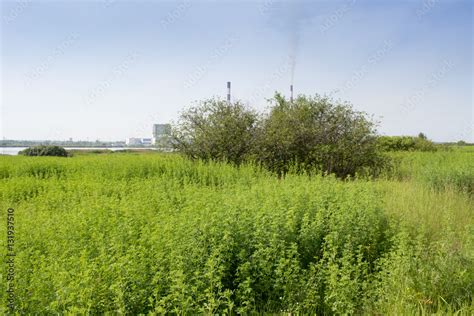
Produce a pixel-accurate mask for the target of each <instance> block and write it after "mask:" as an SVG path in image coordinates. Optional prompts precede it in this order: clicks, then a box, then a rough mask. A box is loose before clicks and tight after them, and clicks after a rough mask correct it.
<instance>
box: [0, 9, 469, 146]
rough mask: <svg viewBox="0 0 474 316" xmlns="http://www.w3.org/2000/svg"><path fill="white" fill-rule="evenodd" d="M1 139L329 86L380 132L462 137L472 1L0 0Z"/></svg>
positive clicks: (58, 135) (125, 122)
mask: <svg viewBox="0 0 474 316" xmlns="http://www.w3.org/2000/svg"><path fill="white" fill-rule="evenodd" d="M1 15H2V24H1V32H0V34H1V37H2V39H1V45H2V47H1V57H2V58H1V61H2V63H1V67H2V69H1V74H2V83H1V92H2V98H1V105H2V112H1V137H3V138H7V139H58V140H59V139H68V138H69V137H72V138H74V139H75V140H79V139H84V140H85V139H89V140H95V139H101V140H123V139H125V138H126V137H147V136H151V129H152V124H153V123H163V122H169V121H172V120H175V119H176V118H177V116H178V113H179V111H180V110H182V109H183V108H184V107H186V106H189V105H191V104H192V102H193V101H194V100H199V99H203V98H206V97H210V96H221V97H223V98H225V94H226V81H232V88H233V89H232V90H233V91H232V95H233V98H235V99H241V100H242V101H244V102H248V103H249V104H250V105H252V106H254V107H256V108H257V109H259V110H264V109H265V108H266V101H265V99H266V98H269V97H271V96H272V95H273V92H274V91H275V90H278V91H282V92H283V93H288V90H289V85H290V83H291V59H290V58H288V56H289V55H292V54H296V58H295V72H294V85H295V93H296V94H298V93H304V94H314V93H319V94H332V95H334V97H336V98H340V99H342V100H348V101H350V102H352V103H353V104H354V106H355V107H356V108H357V109H359V110H362V111H366V112H368V113H370V114H373V115H374V116H375V118H377V119H378V120H380V122H381V123H380V128H379V131H380V132H381V133H382V134H389V135H414V134H417V133H418V132H424V133H426V134H428V136H429V137H430V138H432V139H434V140H435V141H456V140H459V139H465V140H469V141H474V135H473V134H474V127H473V124H474V119H473V115H474V114H473V96H472V90H473V80H472V74H473V62H472V50H473V49H472V45H473V22H472V19H473V5H472V1H467V0H466V1H462V0H458V1H456V0H449V1H448V0H411V1H385V0H384V1H382V0H379V1H375V0H372V1H361V0H346V1H311V2H309V1H307V2H304V1H273V0H263V1H226V0H225V1H190V0H189V1H167V2H165V1H119V0H116V1H114V0H106V1H41V0H40V1H35V0H30V1H29V0H22V1H20V2H14V1H2V8H1ZM295 43H298V45H295Z"/></svg>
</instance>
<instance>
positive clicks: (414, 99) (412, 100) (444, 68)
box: [402, 59, 455, 114]
mask: <svg viewBox="0 0 474 316" xmlns="http://www.w3.org/2000/svg"><path fill="white" fill-rule="evenodd" d="M454 66H455V64H454V62H453V61H452V60H447V59H445V60H443V62H442V63H441V65H440V66H439V67H438V68H437V69H436V70H435V71H434V72H433V73H432V74H431V75H430V78H429V80H428V81H427V82H426V83H425V84H424V85H423V86H422V87H421V88H420V89H418V90H416V91H415V92H413V93H412V94H411V95H410V96H409V97H407V98H405V101H404V102H403V104H402V111H403V113H404V114H407V113H409V112H411V111H413V110H414V109H415V108H416V107H417V106H418V105H419V104H420V102H421V101H422V100H423V99H424V98H425V96H426V94H427V93H428V91H430V90H432V89H434V88H435V87H436V86H437V85H438V84H439V83H440V82H441V81H442V80H443V79H444V78H445V77H446V76H447V75H448V73H449V72H451V70H452V69H453V68H454Z"/></svg>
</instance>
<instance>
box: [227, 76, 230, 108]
mask: <svg viewBox="0 0 474 316" xmlns="http://www.w3.org/2000/svg"><path fill="white" fill-rule="evenodd" d="M227 102H228V103H230V81H227Z"/></svg>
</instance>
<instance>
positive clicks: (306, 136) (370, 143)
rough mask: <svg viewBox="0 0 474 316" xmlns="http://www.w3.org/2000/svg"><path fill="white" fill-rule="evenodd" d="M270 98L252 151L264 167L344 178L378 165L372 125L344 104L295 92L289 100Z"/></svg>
mask: <svg viewBox="0 0 474 316" xmlns="http://www.w3.org/2000/svg"><path fill="white" fill-rule="evenodd" d="M273 102H274V103H275V104H274V106H273V107H272V109H271V111H270V113H269V115H268V116H267V117H266V118H265V119H264V121H263V123H262V128H261V132H260V134H259V140H258V146H257V153H256V156H257V159H258V161H260V162H261V163H263V164H264V165H265V166H266V167H268V168H269V169H270V170H273V171H276V172H277V173H278V174H280V175H281V174H284V173H286V172H288V170H289V169H290V166H292V165H294V166H296V169H300V170H302V171H311V170H314V169H318V170H320V171H323V172H327V173H334V174H336V175H337V176H338V177H342V178H344V177H346V176H348V175H351V176H353V175H355V174H356V172H361V171H363V170H364V169H371V170H372V173H374V172H376V171H377V170H378V168H379V167H380V166H381V163H382V162H383V160H382V157H381V155H380V154H379V153H378V151H377V146H376V144H377V143H376V128H375V123H374V122H373V121H371V120H370V119H369V118H368V117H367V115H366V114H365V113H363V112H358V111H355V110H354V109H353V108H352V106H351V105H350V104H348V103H338V102H335V101H333V100H331V99H329V98H324V97H320V96H315V97H306V96H300V97H298V98H297V99H296V100H295V101H294V102H292V103H290V102H289V101H287V100H286V99H284V98H283V97H282V96H281V95H279V94H276V96H275V98H274V99H273Z"/></svg>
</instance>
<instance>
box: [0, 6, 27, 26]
mask: <svg viewBox="0 0 474 316" xmlns="http://www.w3.org/2000/svg"><path fill="white" fill-rule="evenodd" d="M31 4H32V0H21V1H16V2H15V6H14V7H13V8H12V9H11V10H10V11H9V12H8V14H7V15H4V16H3V23H5V25H8V24H11V23H13V22H14V21H15V20H16V19H17V18H18V17H19V16H20V15H22V14H23V12H25V10H26V9H27V8H28V7H30V6H31Z"/></svg>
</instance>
